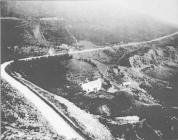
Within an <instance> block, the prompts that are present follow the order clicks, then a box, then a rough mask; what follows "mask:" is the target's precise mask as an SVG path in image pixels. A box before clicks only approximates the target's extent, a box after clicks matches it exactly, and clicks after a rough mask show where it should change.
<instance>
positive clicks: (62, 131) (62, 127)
mask: <svg viewBox="0 0 178 140" xmlns="http://www.w3.org/2000/svg"><path fill="white" fill-rule="evenodd" d="M176 34H178V32H175V33H172V34H169V35H166V36H163V37H159V38H156V39H153V40H150V41H143V42H134V43H128V44H123V45H118V47H124V46H129V45H138V44H144V43H151V42H154V41H159V40H161V39H165V38H167V37H170V36H172V35H176ZM108 48H110V47H104V48H96V49H88V50H81V51H72V52H69V54H77V53H85V52H92V51H97V50H105V49H108ZM62 54H65V53H62ZM62 54H55V55H62ZM55 55H54V56H55ZM48 56H49V55H45V56H37V57H30V58H24V59H21V60H29V59H33V58H40V57H48ZM10 63H12V61H9V62H5V63H3V64H2V65H1V76H2V78H3V79H4V80H6V81H7V82H8V83H9V84H10V85H11V86H12V87H14V88H16V89H17V90H19V91H20V92H21V93H22V94H23V95H24V96H25V97H26V98H27V99H29V100H30V101H31V102H32V103H34V104H35V106H36V107H37V108H38V109H39V111H40V112H41V113H42V115H43V116H44V117H45V118H46V119H47V121H48V122H49V123H50V124H51V126H52V127H53V128H54V129H55V130H56V132H57V133H58V134H59V135H63V136H66V138H67V139H72V138H77V139H84V138H83V137H82V136H81V135H80V134H79V133H78V132H76V131H75V130H74V129H73V128H72V127H71V126H70V125H69V124H68V123H67V122H65V121H64V119H63V118H62V117H61V116H60V115H59V114H57V113H56V112H55V111H54V110H53V109H52V108H51V107H49V106H48V105H47V104H46V103H45V102H44V101H43V100H41V99H40V98H39V97H38V96H37V95H36V94H35V93H33V92H32V91H31V90H29V89H28V88H27V87H26V86H24V85H23V84H21V83H20V82H18V81H17V80H15V79H14V78H13V77H11V76H10V75H9V74H8V73H7V72H6V71H5V68H6V67H7V66H8V65H9V64H10Z"/></svg>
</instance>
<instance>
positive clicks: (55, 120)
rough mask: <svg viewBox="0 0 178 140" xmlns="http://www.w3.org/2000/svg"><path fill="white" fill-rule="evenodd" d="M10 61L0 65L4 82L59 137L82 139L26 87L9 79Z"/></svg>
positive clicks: (11, 78)
mask: <svg viewBox="0 0 178 140" xmlns="http://www.w3.org/2000/svg"><path fill="white" fill-rule="evenodd" d="M11 62H12V61H9V62H5V63H4V64H2V65H1V76H2V78H3V79H4V80H6V81H7V82H8V83H9V84H10V85H11V86H12V87H14V88H16V89H17V90H18V91H20V92H21V93H22V94H23V95H24V96H25V97H26V98H27V99H29V100H30V101H31V102H32V103H33V104H34V105H35V106H36V107H37V108H38V110H39V111H40V112H41V114H42V115H43V116H44V117H45V118H46V120H47V121H48V122H49V123H50V125H51V126H52V127H53V128H54V130H56V132H57V133H58V134H59V135H60V136H65V137H66V138H67V139H72V138H73V139H74V138H76V139H80V140H83V139H84V138H83V137H82V136H80V135H79V134H78V133H77V132H76V131H75V130H74V129H73V128H72V127H71V126H70V125H69V124H68V123H67V122H65V121H64V119H63V118H62V117H61V116H60V115H59V114H57V113H56V112H55V111H54V110H53V109H52V108H51V107H49V106H48V105H47V104H46V103H45V102H44V101H43V100H41V99H40V98H39V97H38V96H37V95H36V94H35V93H33V92H32V91H31V90H29V89H28V88H27V87H26V86H24V85H23V84H21V83H20V82H18V81H17V80H15V79H14V78H13V77H11V76H10V75H9V74H8V73H7V72H6V71H5V68H6V66H8V65H9V64H10V63H11Z"/></svg>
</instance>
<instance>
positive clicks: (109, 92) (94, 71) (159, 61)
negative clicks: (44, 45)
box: [12, 34, 178, 140]
mask: <svg viewBox="0 0 178 140" xmlns="http://www.w3.org/2000/svg"><path fill="white" fill-rule="evenodd" d="M176 40H177V34H175V35H173V36H170V37H168V38H165V39H162V40H158V41H153V42H150V43H144V44H140V45H128V46H125V47H124V48H123V47H119V46H113V47H111V48H107V49H105V50H98V51H93V52H84V53H80V55H79V54H71V55H70V54H66V55H64V56H51V57H44V58H41V59H36V60H35V59H34V60H30V61H17V62H15V63H14V64H13V65H12V72H13V73H14V72H15V73H14V74H15V75H16V73H19V74H20V75H21V76H22V77H23V78H25V79H27V80H29V81H31V82H33V83H35V84H37V85H38V86H40V87H42V88H44V89H46V90H48V91H50V92H51V93H54V94H55V95H57V96H62V97H64V98H67V99H68V100H69V101H71V102H73V103H74V104H75V105H77V106H78V107H80V108H81V109H83V110H85V111H86V112H89V113H91V114H93V115H95V116H96V117H97V118H98V119H99V121H100V122H101V123H102V124H104V125H105V126H107V128H108V129H109V130H110V131H111V133H112V135H113V136H114V137H115V138H121V137H124V138H125V139H126V140H128V139H129V138H130V137H132V138H133V137H135V138H142V139H149V138H150V137H152V139H155V140H157V139H164V140H169V139H173V140H175V139H176V138H177V135H176V133H177V130H178V129H177V127H178V125H177V117H178V116H177V114H178V104H177V100H178V96H177V94H176V93H177V90H178V89H177V87H178V85H177V83H178V82H177V80H178V79H177V78H175V77H177V75H178V52H177V44H176V43H175V42H176ZM163 42H166V43H165V44H163ZM167 43H169V44H170V43H172V46H167ZM113 50H114V51H113ZM51 68H52V69H51ZM59 73H60V74H59ZM44 75H45V76H44ZM97 78H102V80H103V82H102V88H101V89H100V90H99V91H96V92H89V93H87V92H85V91H84V90H83V89H82V88H81V86H80V84H81V83H82V82H83V83H86V82H87V80H89V81H93V80H96V79H97ZM61 81H62V82H61ZM128 116H137V117H138V118H139V119H138V120H137V119H136V120H134V119H133V120H132V119H131V121H129V120H127V119H128V118H127V117H128ZM122 117H124V119H123V118H122ZM131 118H132V117H131ZM132 121H133V122H134V123H132ZM172 128H173V129H172ZM145 132H147V133H145ZM148 132H149V133H148Z"/></svg>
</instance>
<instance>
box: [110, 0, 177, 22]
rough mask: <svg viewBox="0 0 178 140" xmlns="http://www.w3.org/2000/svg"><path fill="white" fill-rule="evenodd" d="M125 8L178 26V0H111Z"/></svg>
mask: <svg viewBox="0 0 178 140" xmlns="http://www.w3.org/2000/svg"><path fill="white" fill-rule="evenodd" d="M113 2H116V3H118V4H120V5H122V6H123V7H125V8H128V9H131V10H134V11H137V12H141V13H144V14H148V15H151V16H153V17H156V18H159V19H161V20H164V21H168V22H172V23H176V24H178V0H113Z"/></svg>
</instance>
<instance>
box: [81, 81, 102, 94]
mask: <svg viewBox="0 0 178 140" xmlns="http://www.w3.org/2000/svg"><path fill="white" fill-rule="evenodd" d="M81 87H82V89H83V90H84V91H86V92H87V93H89V92H92V91H94V92H97V91H99V90H100V89H101V87H102V79H101V78H99V79H97V80H95V81H90V82H88V83H84V84H81Z"/></svg>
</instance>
